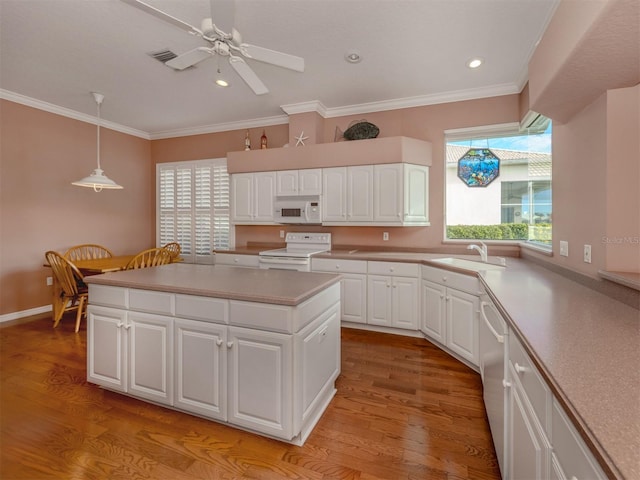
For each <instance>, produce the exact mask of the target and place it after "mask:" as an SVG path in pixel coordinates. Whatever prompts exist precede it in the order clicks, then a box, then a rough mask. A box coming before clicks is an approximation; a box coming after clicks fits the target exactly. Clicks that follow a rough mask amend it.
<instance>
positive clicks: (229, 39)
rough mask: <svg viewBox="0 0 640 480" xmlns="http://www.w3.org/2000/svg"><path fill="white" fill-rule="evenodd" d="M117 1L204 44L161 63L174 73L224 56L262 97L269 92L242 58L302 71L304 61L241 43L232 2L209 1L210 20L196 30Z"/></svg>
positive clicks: (133, 1)
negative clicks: (198, 39) (151, 16)
mask: <svg viewBox="0 0 640 480" xmlns="http://www.w3.org/2000/svg"><path fill="white" fill-rule="evenodd" d="M121 1H122V2H124V3H127V4H129V5H131V6H133V7H135V8H138V9H140V10H142V11H144V12H146V13H149V14H151V15H153V16H154V17H156V18H159V19H160V20H164V21H165V22H167V23H170V24H172V25H175V26H177V27H179V28H181V29H183V30H185V31H187V32H188V33H190V34H192V35H195V36H197V37H200V38H202V39H203V40H205V41H206V42H207V45H206V46H202V47H197V48H194V49H193V50H189V51H188V52H185V53H182V54H180V55H178V56H177V57H175V58H173V59H171V60H169V61H167V62H165V65H167V66H169V67H171V68H173V69H175V70H184V69H186V68H188V67H191V66H193V65H195V64H197V63H199V62H201V61H203V60H206V59H207V58H211V57H212V56H214V55H220V56H223V57H228V60H229V63H230V64H231V67H233V69H234V70H235V71H236V73H237V74H238V75H239V76H240V78H242V80H244V82H245V83H246V84H247V85H248V86H249V88H251V90H253V92H254V93H255V94H256V95H264V94H265V93H268V92H269V89H268V88H267V87H266V85H265V84H264V83H262V80H260V78H258V76H257V75H256V74H255V72H254V71H253V70H252V69H251V67H250V66H249V65H248V64H247V62H245V60H244V58H242V57H245V58H249V59H252V60H258V61H260V62H264V63H269V64H271V65H276V66H278V67H283V68H288V69H290V70H295V71H296V72H304V58H301V57H296V56H295V55H289V54H287V53H282V52H278V51H275V50H270V49H268V48H264V47H258V46H255V45H250V44H248V43H243V42H242V37H241V36H240V33H239V32H238V31H237V30H236V29H235V28H234V27H233V21H234V0H210V1H211V12H212V13H211V15H212V18H205V19H203V20H202V24H201V26H200V28H196V27H194V26H193V25H190V24H188V23H186V22H184V21H182V20H180V19H178V18H176V17H174V16H172V15H169V14H168V13H165V12H163V11H162V10H159V9H157V8H155V7H153V6H151V5H149V4H147V3H145V2H142V1H140V0H121ZM214 19H215V23H214V21H213V20H214ZM225 32H231V33H225Z"/></svg>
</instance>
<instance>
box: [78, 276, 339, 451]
mask: <svg viewBox="0 0 640 480" xmlns="http://www.w3.org/2000/svg"><path fill="white" fill-rule="evenodd" d="M92 291H93V293H94V296H93V302H94V303H93V304H90V305H89V308H88V322H87V379H88V381H89V382H91V383H95V384H97V385H101V386H103V387H105V388H108V389H110V390H114V391H117V392H122V393H126V394H129V395H131V396H134V397H137V398H141V399H145V400H149V401H152V402H154V403H158V404H162V405H166V406H169V407H173V408H176V409H180V410H182V411H185V412H188V413H193V414H196V415H199V416H202V417H206V418H210V419H213V420H217V421H221V422H228V423H229V424H232V425H235V426H238V427H241V428H246V429H248V430H252V431H254V432H258V433H262V434H265V435H268V436H272V437H276V438H279V439H282V440H285V441H291V442H292V443H296V444H299V445H300V444H302V443H303V442H304V440H305V439H306V436H308V435H309V433H310V432H311V430H312V429H313V427H314V426H315V423H316V422H317V421H318V419H319V418H320V416H321V415H322V413H323V411H324V409H325V408H326V406H327V405H328V403H329V401H330V400H331V398H332V397H333V395H334V394H335V386H334V383H335V380H336V378H337V377H338V375H339V373H340V313H339V312H340V309H339V293H338V291H339V288H338V285H334V286H332V287H330V288H329V289H326V290H324V291H322V292H320V293H318V294H317V295H316V296H314V297H312V298H310V299H309V300H307V301H305V302H303V303H302V304H300V305H299V306H298V307H284V306H277V307H278V308H270V307H274V306H273V305H268V304H258V303H251V302H235V303H238V304H241V305H240V307H239V308H238V309H237V310H234V311H236V312H240V311H241V310H242V311H243V312H249V313H248V315H245V316H242V315H238V318H237V319H236V321H237V322H239V323H243V322H245V323H247V322H248V323H251V322H253V323H251V325H253V324H254V323H255V325H256V327H259V326H260V325H264V326H265V328H266V325H267V324H268V325H269V326H270V327H272V328H273V329H276V330H278V329H279V330H280V331H268V330H261V329H259V328H253V327H252V328H249V327H243V326H238V325H237V324H236V325H233V324H231V325H229V322H230V323H233V318H234V316H233V312H230V310H233V309H230V308H229V306H228V303H229V301H227V300H219V299H213V298H210V297H197V296H186V295H177V296H174V295H173V294H169V293H160V295H161V297H158V296H157V295H158V292H146V291H133V290H129V289H126V288H122V289H116V288H114V287H101V286H98V287H96V286H90V293H89V297H90V298H92ZM132 292H135V293H132ZM141 292H142V293H141ZM134 297H135V298H137V299H140V298H149V299H153V300H154V302H148V303H146V304H144V305H143V304H140V303H137V304H140V305H142V306H143V308H166V309H167V311H170V310H172V309H173V308H176V310H178V311H181V312H184V313H185V314H187V315H189V316H191V317H192V318H181V317H177V316H175V315H174V316H171V315H160V314H153V313H147V312H139V311H132V310H127V309H126V308H125V307H124V306H125V305H129V307H130V306H131V304H133V303H136V302H135V301H133V300H132V299H133V298H134ZM176 297H177V298H176ZM112 299H114V300H112ZM100 301H104V302H105V303H109V302H112V304H113V305H118V306H119V307H118V308H116V307H115V306H103V305H96V304H95V302H100ZM231 303H232V304H235V303H234V302H233V301H232V302H231ZM216 307H218V308H216ZM242 307H246V308H244V309H243V308H242ZM205 315H208V316H209V318H210V319H213V318H216V321H217V322H224V323H216V321H212V320H208V321H207V320H197V319H195V318H201V317H204V316H205ZM194 317H195V318H194ZM290 322H299V324H298V325H299V327H296V326H294V325H293V324H291V323H290ZM292 332H293V333H292Z"/></svg>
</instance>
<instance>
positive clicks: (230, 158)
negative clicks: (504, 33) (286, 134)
mask: <svg viewBox="0 0 640 480" xmlns="http://www.w3.org/2000/svg"><path fill="white" fill-rule="evenodd" d="M431 161H432V148H431V143H429V142H426V141H424V140H418V139H416V138H410V137H383V138H372V139H368V140H352V141H344V142H334V143H320V144H315V145H305V146H299V147H283V148H269V149H265V150H251V151H246V152H245V151H242V152H229V153H227V170H228V172H229V173H246V172H264V171H273V170H295V169H305V168H327V167H342V166H347V165H375V164H383V163H412V164H415V165H426V166H431Z"/></svg>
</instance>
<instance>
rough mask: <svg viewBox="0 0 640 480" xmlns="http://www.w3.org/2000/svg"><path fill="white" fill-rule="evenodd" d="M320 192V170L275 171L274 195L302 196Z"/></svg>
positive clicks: (319, 193)
mask: <svg viewBox="0 0 640 480" xmlns="http://www.w3.org/2000/svg"><path fill="white" fill-rule="evenodd" d="M321 194H322V170H321V169H320V168H307V169H304V170H280V171H277V172H276V195H277V196H278V197H284V196H302V195H321Z"/></svg>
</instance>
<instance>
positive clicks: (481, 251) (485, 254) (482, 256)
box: [467, 242, 489, 263]
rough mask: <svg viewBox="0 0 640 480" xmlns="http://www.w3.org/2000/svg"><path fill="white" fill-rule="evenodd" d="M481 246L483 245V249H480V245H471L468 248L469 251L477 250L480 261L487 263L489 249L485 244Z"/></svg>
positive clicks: (481, 243)
mask: <svg viewBox="0 0 640 480" xmlns="http://www.w3.org/2000/svg"><path fill="white" fill-rule="evenodd" d="M480 245H482V247H479V246H478V245H474V244H471V245H469V246H468V247H467V250H477V251H478V253H479V254H480V259H481V260H482V261H483V262H485V263H487V261H488V253H489V249H488V248H487V245H486V244H485V243H484V242H480Z"/></svg>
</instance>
